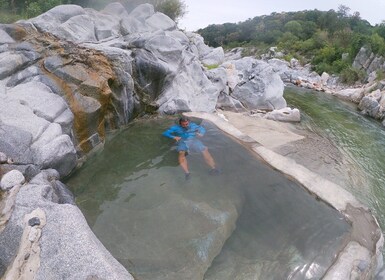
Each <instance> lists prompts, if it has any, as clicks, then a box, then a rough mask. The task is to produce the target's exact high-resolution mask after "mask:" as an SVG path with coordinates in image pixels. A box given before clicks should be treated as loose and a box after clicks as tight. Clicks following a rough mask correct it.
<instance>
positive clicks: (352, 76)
mask: <svg viewBox="0 0 385 280" xmlns="http://www.w3.org/2000/svg"><path fill="white" fill-rule="evenodd" d="M365 75H366V74H365V72H364V71H362V70H358V69H356V68H353V67H352V66H349V67H346V68H345V69H343V70H342V71H341V73H340V79H341V82H343V83H346V84H354V83H355V82H357V81H362V80H363V79H364V78H365Z"/></svg>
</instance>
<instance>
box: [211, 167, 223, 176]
mask: <svg viewBox="0 0 385 280" xmlns="http://www.w3.org/2000/svg"><path fill="white" fill-rule="evenodd" d="M221 173H222V172H221V171H220V170H219V169H218V168H213V169H211V170H210V171H209V174H210V175H219V174H221Z"/></svg>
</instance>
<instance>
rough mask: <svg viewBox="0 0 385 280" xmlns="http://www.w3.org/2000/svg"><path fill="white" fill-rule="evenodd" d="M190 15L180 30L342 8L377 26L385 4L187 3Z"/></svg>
mask: <svg viewBox="0 0 385 280" xmlns="http://www.w3.org/2000/svg"><path fill="white" fill-rule="evenodd" d="M183 1H184V3H185V4H186V5H187V14H186V15H185V16H184V17H183V19H181V20H180V21H179V24H178V26H179V27H180V28H181V29H186V30H187V31H196V30H198V29H199V28H204V27H206V26H208V25H210V24H222V23H226V22H230V23H238V22H240V21H245V20H247V19H249V18H253V17H256V16H262V15H270V14H271V13H273V12H277V13H280V12H296V11H303V10H314V9H317V10H320V11H329V10H331V9H333V10H335V11H338V7H339V6H340V5H344V6H347V7H349V8H350V14H353V13H354V12H359V13H360V16H361V19H365V20H367V21H368V22H369V23H370V24H372V25H375V24H379V23H381V22H382V21H383V20H385V0H363V1H362V0H183Z"/></svg>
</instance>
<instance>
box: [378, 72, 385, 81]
mask: <svg viewBox="0 0 385 280" xmlns="http://www.w3.org/2000/svg"><path fill="white" fill-rule="evenodd" d="M376 80H377V81H383V80H385V72H384V70H377V71H376Z"/></svg>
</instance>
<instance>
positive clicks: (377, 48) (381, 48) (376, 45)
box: [369, 33, 385, 55]
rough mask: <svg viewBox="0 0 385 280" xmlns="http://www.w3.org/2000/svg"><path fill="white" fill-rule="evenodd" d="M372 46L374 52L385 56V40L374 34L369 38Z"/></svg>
mask: <svg viewBox="0 0 385 280" xmlns="http://www.w3.org/2000/svg"><path fill="white" fill-rule="evenodd" d="M369 43H370V46H371V47H372V51H373V52H374V53H376V54H379V55H384V54H385V40H384V38H382V37H381V36H380V35H378V34H377V33H374V34H372V35H371V36H370V38H369Z"/></svg>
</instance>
